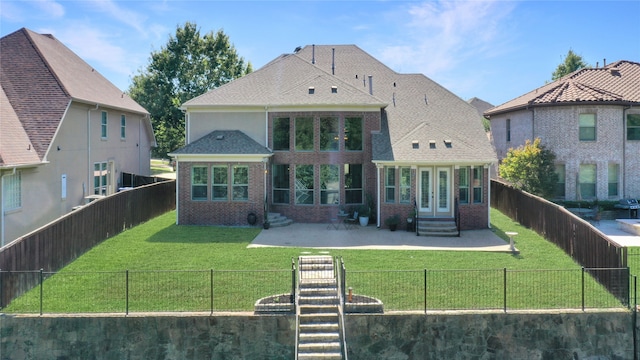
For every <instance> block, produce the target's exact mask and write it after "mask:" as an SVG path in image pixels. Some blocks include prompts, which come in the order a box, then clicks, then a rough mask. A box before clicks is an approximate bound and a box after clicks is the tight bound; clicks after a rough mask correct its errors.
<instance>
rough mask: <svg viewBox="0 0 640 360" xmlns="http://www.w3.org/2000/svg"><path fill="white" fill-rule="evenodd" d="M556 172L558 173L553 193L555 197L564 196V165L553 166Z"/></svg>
mask: <svg viewBox="0 0 640 360" xmlns="http://www.w3.org/2000/svg"><path fill="white" fill-rule="evenodd" d="M555 168H556V174H557V175H558V182H557V183H556V191H555V195H556V196H557V197H564V196H565V167H564V165H562V164H558V165H556V166H555Z"/></svg>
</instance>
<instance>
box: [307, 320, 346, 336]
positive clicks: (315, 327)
mask: <svg viewBox="0 0 640 360" xmlns="http://www.w3.org/2000/svg"><path fill="white" fill-rule="evenodd" d="M338 331H340V325H338V323H337V322H327V323H324V322H312V323H306V324H300V333H301V334H302V333H303V332H304V333H306V334H311V333H329V332H338Z"/></svg>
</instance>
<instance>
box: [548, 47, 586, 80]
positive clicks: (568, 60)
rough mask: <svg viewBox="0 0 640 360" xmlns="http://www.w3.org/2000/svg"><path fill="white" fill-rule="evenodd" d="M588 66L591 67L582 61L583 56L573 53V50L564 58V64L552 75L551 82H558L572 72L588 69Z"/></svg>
mask: <svg viewBox="0 0 640 360" xmlns="http://www.w3.org/2000/svg"><path fill="white" fill-rule="evenodd" d="M587 66H589V65H587V63H585V62H584V61H583V60H582V56H580V55H577V54H576V53H574V52H573V50H571V49H569V52H568V53H567V56H566V57H565V58H564V61H563V62H562V64H560V65H558V67H557V68H556V70H555V71H554V72H553V74H552V75H551V80H554V81H555V80H558V79H560V78H561V77H563V76H565V75H567V74H571V73H572V72H574V71H576V70H578V69H582V68H586V67H587Z"/></svg>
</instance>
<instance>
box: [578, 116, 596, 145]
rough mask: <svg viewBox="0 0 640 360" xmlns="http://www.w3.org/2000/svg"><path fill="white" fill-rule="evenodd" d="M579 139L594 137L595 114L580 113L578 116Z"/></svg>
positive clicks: (593, 138)
mask: <svg viewBox="0 0 640 360" xmlns="http://www.w3.org/2000/svg"><path fill="white" fill-rule="evenodd" d="M579 122H580V128H579V136H580V141H593V140H595V139H596V115H595V114H580V118H579Z"/></svg>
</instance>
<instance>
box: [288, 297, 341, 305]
mask: <svg viewBox="0 0 640 360" xmlns="http://www.w3.org/2000/svg"><path fill="white" fill-rule="evenodd" d="M298 303H299V304H300V305H338V296H337V295H333V296H331V295H329V296H300V297H299V298H298Z"/></svg>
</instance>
